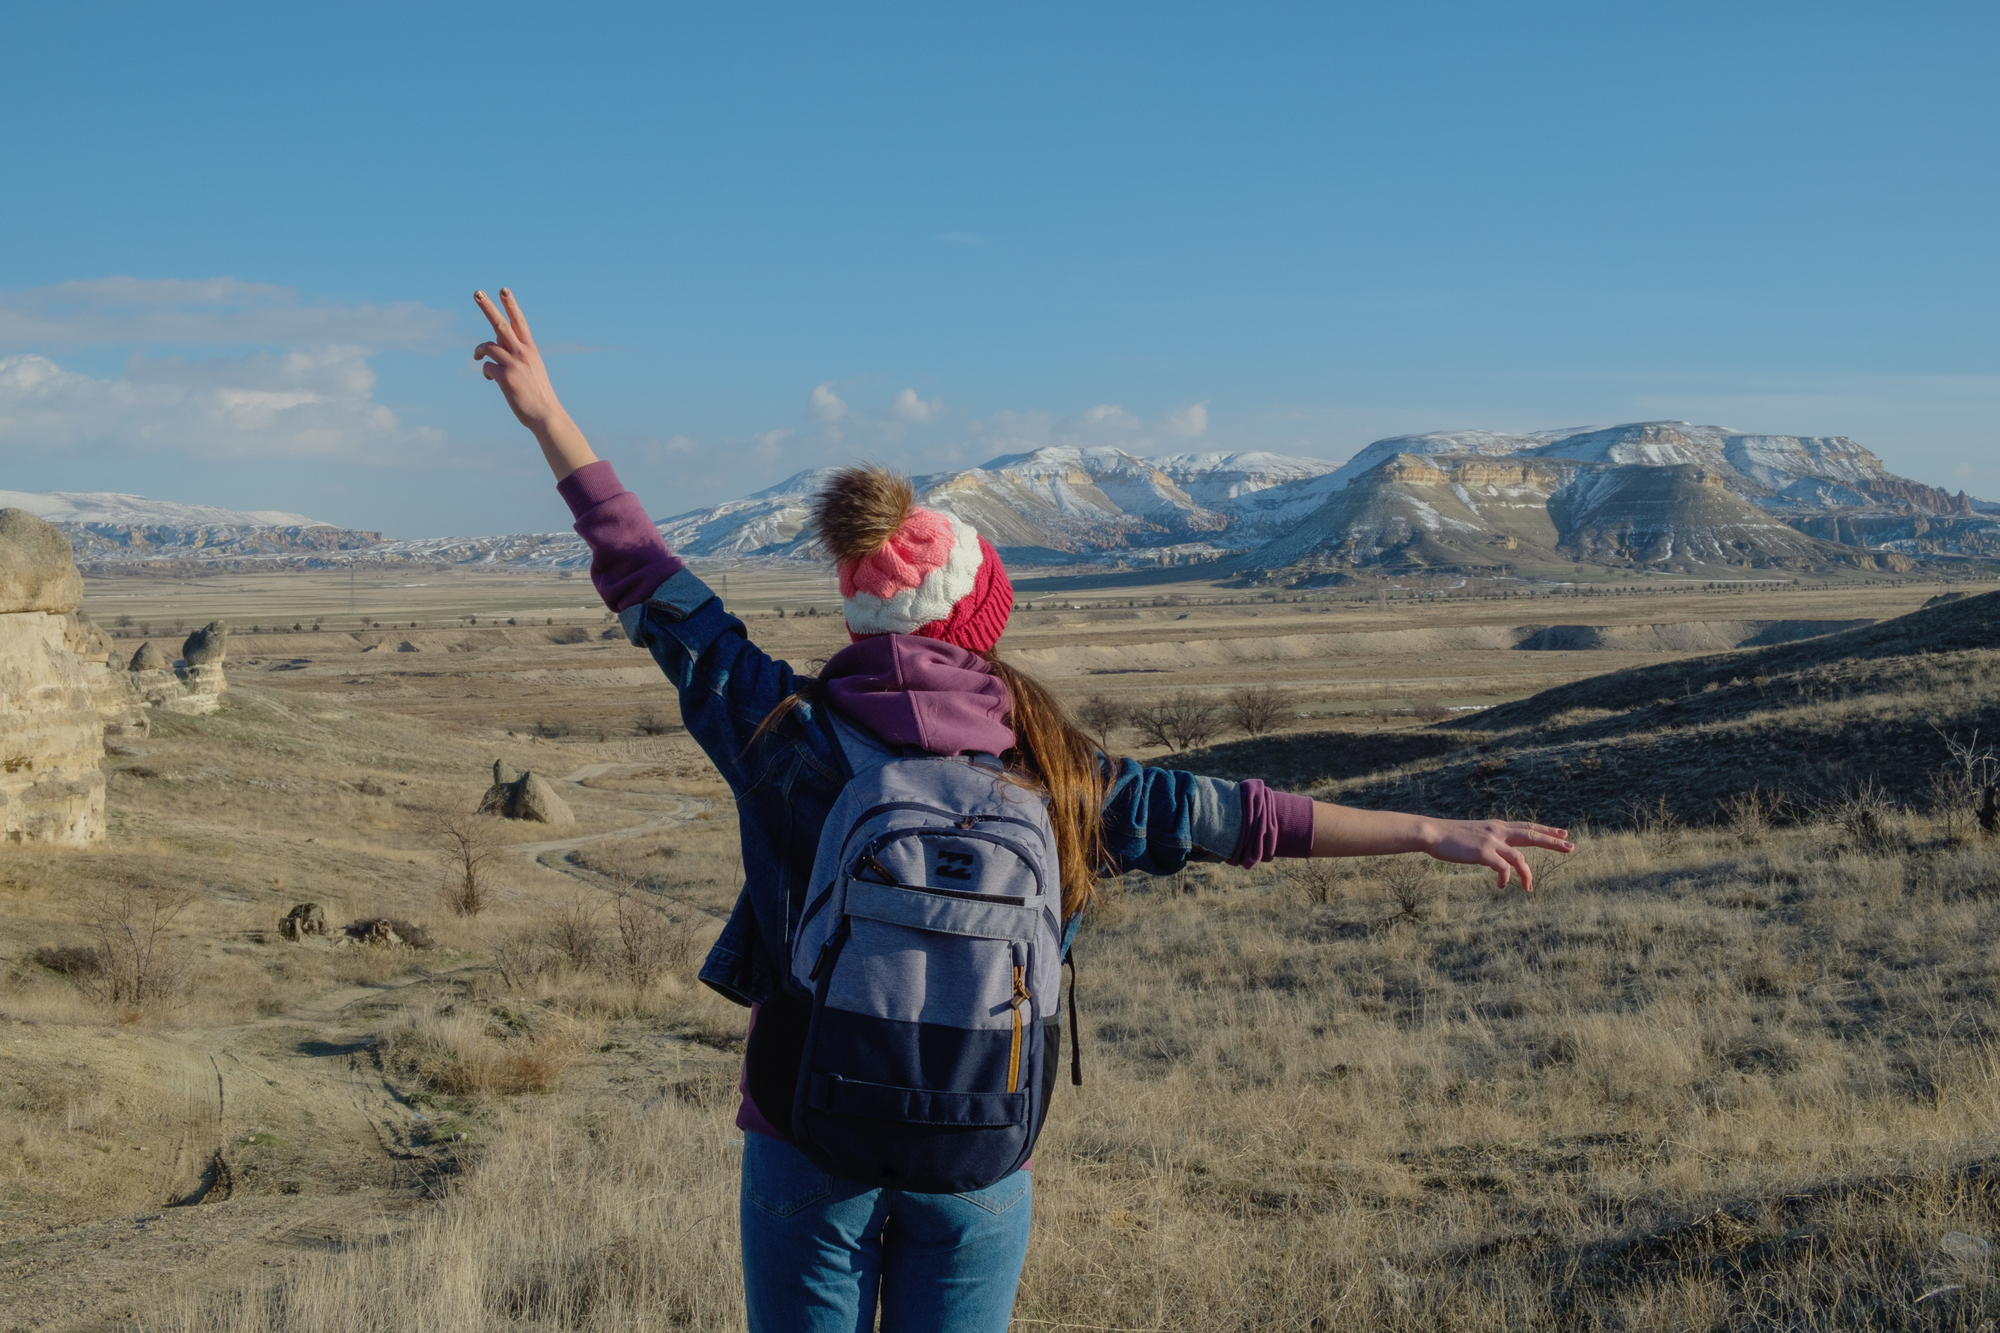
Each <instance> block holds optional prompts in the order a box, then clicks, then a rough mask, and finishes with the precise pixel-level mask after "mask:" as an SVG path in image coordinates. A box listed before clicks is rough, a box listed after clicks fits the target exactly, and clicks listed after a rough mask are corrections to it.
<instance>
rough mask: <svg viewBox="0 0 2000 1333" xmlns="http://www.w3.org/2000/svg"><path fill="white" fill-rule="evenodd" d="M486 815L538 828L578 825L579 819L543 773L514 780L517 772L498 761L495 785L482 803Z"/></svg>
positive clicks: (487, 792)
mask: <svg viewBox="0 0 2000 1333" xmlns="http://www.w3.org/2000/svg"><path fill="white" fill-rule="evenodd" d="M479 808H480V810H481V811H482V812H483V813H486V814H495V815H502V816H505V817H506V818H508V819H529V820H533V821H534V822H535V823H537V824H574V823H575V822H576V815H575V814H574V813H572V812H571V810H570V808H569V805H568V803H567V802H565V801H564V800H563V798H562V797H560V796H558V795H556V789H555V788H554V787H552V786H550V785H549V782H548V779H547V778H544V777H543V776H541V774H539V773H523V774H521V775H520V776H519V777H515V776H514V770H513V769H511V768H508V767H507V766H506V765H505V764H503V763H501V762H500V761H499V760H498V759H495V760H494V761H493V785H492V786H491V787H488V788H487V789H486V795H485V797H484V798H483V799H481V801H480V802H479Z"/></svg>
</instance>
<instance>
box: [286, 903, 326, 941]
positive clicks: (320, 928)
mask: <svg viewBox="0 0 2000 1333" xmlns="http://www.w3.org/2000/svg"><path fill="white" fill-rule="evenodd" d="M278 933H279V934H280V935H282V936H284V937H285V938H286V939H288V940H302V939H304V938H305V937H306V936H308V935H324V934H326V913H325V912H323V911H321V910H320V905H319V904H318V903H299V904H297V905H296V906H294V907H293V908H292V910H291V911H289V912H287V913H285V915H284V918H283V919H282V920H281V921H279V922H278Z"/></svg>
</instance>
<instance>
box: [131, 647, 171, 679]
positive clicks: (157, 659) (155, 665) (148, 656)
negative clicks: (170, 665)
mask: <svg viewBox="0 0 2000 1333" xmlns="http://www.w3.org/2000/svg"><path fill="white" fill-rule="evenodd" d="M126 666H127V669H128V670H132V671H164V670H165V669H166V666H167V659H166V658H165V657H164V656H163V655H162V654H161V652H160V650H159V649H158V648H155V647H154V646H153V645H152V642H151V641H150V640H148V641H147V642H145V643H142V644H140V645H139V651H138V652H136V653H133V654H132V660H131V661H130V662H128V663H127V664H126Z"/></svg>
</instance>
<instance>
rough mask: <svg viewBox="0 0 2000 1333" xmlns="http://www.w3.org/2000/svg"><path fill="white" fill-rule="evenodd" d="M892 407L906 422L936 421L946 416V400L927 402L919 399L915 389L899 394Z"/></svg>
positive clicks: (939, 399) (938, 399) (933, 399)
mask: <svg viewBox="0 0 2000 1333" xmlns="http://www.w3.org/2000/svg"><path fill="white" fill-rule="evenodd" d="M891 407H892V408H893V409H894V410H895V413H896V415H897V416H899V417H901V418H902V419H903V420H905V421H936V420H937V419H938V418H939V417H940V416H943V415H944V399H942V398H932V399H930V400H928V401H926V400H924V399H922V398H919V397H917V391H916V390H915V389H905V390H903V391H902V392H901V393H899V394H897V395H896V400H895V402H894V403H892V404H891Z"/></svg>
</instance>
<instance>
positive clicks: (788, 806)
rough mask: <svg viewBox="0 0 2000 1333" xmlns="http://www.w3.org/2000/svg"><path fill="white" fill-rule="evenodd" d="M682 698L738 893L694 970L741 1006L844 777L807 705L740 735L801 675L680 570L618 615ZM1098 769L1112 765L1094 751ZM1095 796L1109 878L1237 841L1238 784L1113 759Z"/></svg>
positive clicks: (765, 975) (804, 875)
mask: <svg viewBox="0 0 2000 1333" xmlns="http://www.w3.org/2000/svg"><path fill="white" fill-rule="evenodd" d="M619 619H620V623H621V624H622V625H623V626H624V629H625V634H626V637H628V638H629V639H631V640H632V642H633V643H635V644H637V645H639V646H640V647H642V648H645V649H647V650H648V651H650V652H651V653H652V654H653V659H654V660H655V661H656V662H658V663H659V664H660V670H661V671H663V672H665V673H666V676H667V679H668V680H670V681H672V682H673V684H674V688H675V689H676V690H677V691H678V692H679V694H680V706H681V720H682V722H683V723H684V724H685V725H686V727H687V729H688V734H689V735H690V736H692V737H693V738H694V740H695V741H696V743H697V744H699V745H700V746H701V748H702V749H703V750H704V751H705V752H706V753H707V755H708V757H709V759H710V760H711V761H713V762H714V764H715V767H716V769H717V771H718V772H720V773H721V775H722V780H723V781H724V782H725V783H727V784H728V786H729V790H730V793H731V794H732V795H733V796H734V797H735V798H736V814H737V821H738V825H739V828H740V830H741V834H742V841H743V878H744V884H743V890H742V892H741V893H740V894H739V895H738V896H737V899H736V907H735V910H734V911H733V912H731V913H730V916H729V923H728V924H727V925H726V926H724V927H723V931H722V935H721V937H720V938H718V939H717V940H716V942H715V946H714V948H712V949H711V950H710V951H709V954H708V959H707V961H706V963H704V964H703V966H702V969H701V974H700V975H701V979H702V980H703V981H704V982H706V983H707V984H708V985H709V986H711V987H713V988H714V989H715V990H717V991H719V992H721V993H722V994H723V995H726V996H728V997H729V998H730V999H732V1000H735V1001H736V1002H737V1003H739V1004H746V1005H747V1004H755V1003H761V1002H762V1001H763V1000H764V999H765V998H766V997H767V996H768V995H769V994H770V993H771V991H772V990H773V989H774V988H775V987H776V985H777V983H778V981H779V979H780V978H781V977H782V976H783V975H784V970H785V959H786V957H787V954H788V952H789V949H790V945H791V938H792V932H793V931H794V930H795V929H796V927H797V925H798V918H799V912H800V910H801V908H802V906H803V902H802V900H803V898H804V895H805V893H806V890H807V886H808V883H809V881H810V878H811V875H812V868H813V858H814V855H815V853H816V852H817V850H818V847H819V836H820V830H821V827H822V826H823V825H824V824H825V822H826V818H827V814H828V812H829V811H830V810H831V809H832V807H833V802H834V800H835V798H836V797H838V796H839V794H840V789H841V787H842V786H843V785H844V784H845V778H844V775H843V773H842V768H841V760H840V758H839V757H838V756H837V755H835V754H834V753H833V752H832V742H830V741H829V739H828V737H827V734H826V730H825V728H823V727H821V726H819V725H816V724H815V723H814V719H813V717H812V705H810V704H808V703H804V702H801V703H800V705H799V706H798V707H797V708H795V709H793V710H792V711H791V712H790V713H788V714H787V715H786V716H785V718H784V719H783V720H782V721H781V722H779V723H778V725H777V726H776V727H775V728H774V729H773V730H772V731H771V732H768V733H766V735H765V736H764V737H763V738H762V739H761V740H759V741H757V742H756V744H754V745H753V744H752V743H751V736H752V734H753V733H754V732H755V731H756V730H757V727H758V725H759V724H760V723H762V722H763V720H764V718H765V717H766V716H767V715H768V714H769V713H770V711H771V710H772V709H773V708H775V707H776V706H777V704H778V703H779V701H780V700H782V699H784V698H785V697H786V696H787V695H789V694H791V693H793V691H794V690H796V689H797V688H798V686H799V684H800V683H801V682H802V680H803V678H802V677H800V676H799V675H798V674H797V673H795V672H794V671H793V670H792V668H791V665H790V664H789V663H786V662H781V661H778V660H776V659H775V658H773V657H771V656H770V655H769V654H767V653H765V652H764V651H763V650H762V649H760V648H758V647H757V645H756V644H754V643H752V642H751V641H750V637H749V634H748V632H747V631H746V630H745V629H744V627H743V622H742V621H740V620H738V619H737V618H736V617H734V616H732V615H730V614H729V613H728V612H727V611H725V610H724V609H723V607H722V602H721V599H719V598H718V597H716V595H715V594H714V593H713V592H712V591H710V589H709V587H708V585H707V584H705V583H703V582H702V581H701V580H700V579H699V578H697V577H695V575H694V574H693V573H692V572H691V571H689V570H686V569H682V570H681V571H679V572H678V573H675V574H674V575H672V576H671V577H670V578H668V579H667V580H666V581H665V582H664V583H662V584H661V585H660V586H659V587H658V588H657V589H656V590H655V591H654V592H653V595H652V596H651V597H649V598H647V599H646V600H645V601H644V602H642V603H639V604H638V605H635V606H631V607H628V608H627V609H626V610H624V611H623V612H621V613H620V615H619ZM1105 762H1106V763H1107V764H1111V762H1112V761H1110V760H1108V759H1107V760H1105ZM1110 776H1111V783H1110V790H1109V794H1108V796H1107V799H1106V800H1105V804H1104V814H1103V823H1104V841H1105V845H1106V848H1107V850H1108V851H1109V853H1110V856H1111V860H1112V864H1111V866H1109V867H1108V868H1107V871H1108V873H1110V874H1123V873H1125V872H1127V871H1132V870H1139V871H1146V872H1148V873H1151V874H1157V875H1166V874H1172V873H1174V872H1175V871H1177V870H1179V869H1180V868H1181V867H1182V866H1184V865H1186V864H1187V863H1188V862H1189V861H1190V860H1220V859H1223V858H1226V857H1229V856H1230V855H1231V854H1232V852H1233V851H1234V850H1235V848H1236V846H1237V841H1238V834H1239V832H1240V826H1241V820H1242V814H1241V809H1240V806H1239V802H1238V798H1237V786H1238V784H1236V783H1232V782H1224V781H1221V780H1219V779H1215V778H1205V777H1197V776H1196V775H1194V774H1192V773H1181V772H1173V771H1170V770H1165V769H1157V768H1145V767H1142V766H1141V765H1139V764H1138V763H1136V762H1135V761H1133V760H1131V759H1120V760H1118V761H1116V763H1115V765H1113V766H1112V768H1111V773H1110Z"/></svg>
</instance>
